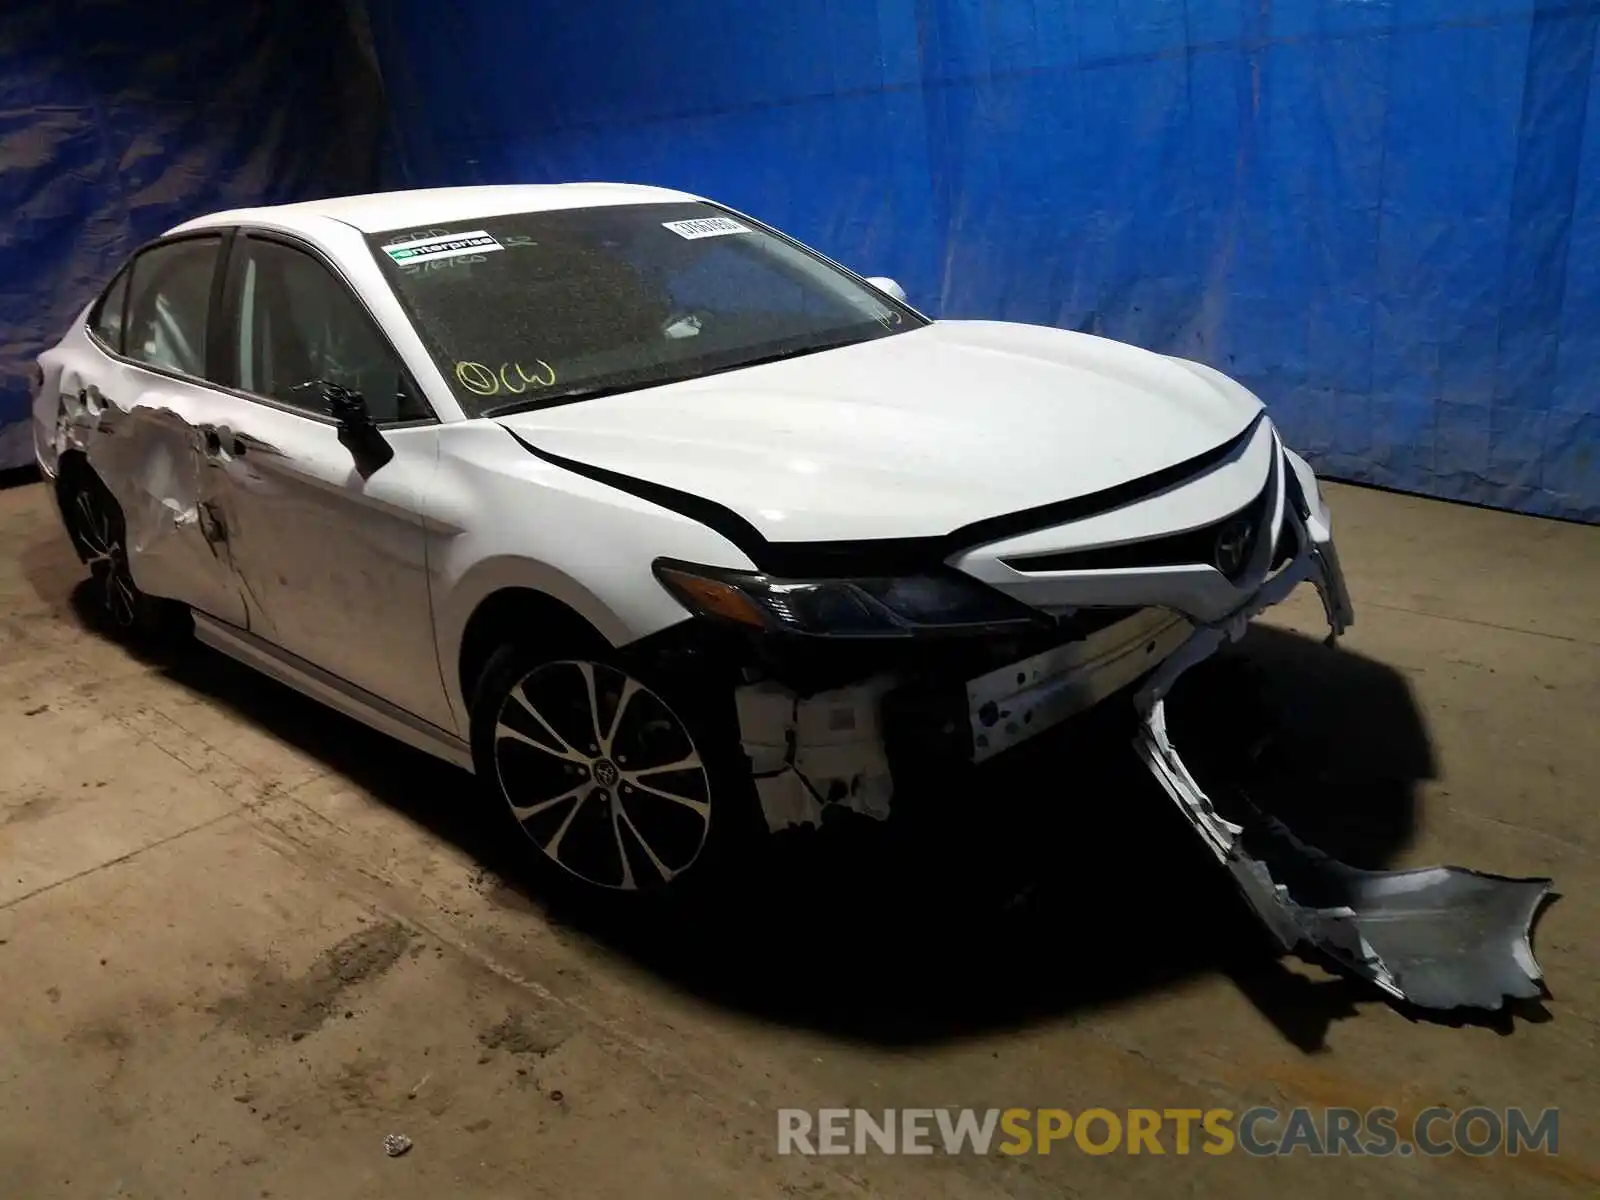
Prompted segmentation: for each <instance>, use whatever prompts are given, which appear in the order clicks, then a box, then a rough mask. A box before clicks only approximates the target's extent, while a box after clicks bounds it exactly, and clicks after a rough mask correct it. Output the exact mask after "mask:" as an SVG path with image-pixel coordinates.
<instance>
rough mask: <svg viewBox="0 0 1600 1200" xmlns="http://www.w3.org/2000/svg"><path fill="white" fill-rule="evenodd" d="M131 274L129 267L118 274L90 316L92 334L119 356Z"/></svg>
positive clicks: (102, 294)
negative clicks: (123, 316) (123, 315)
mask: <svg viewBox="0 0 1600 1200" xmlns="http://www.w3.org/2000/svg"><path fill="white" fill-rule="evenodd" d="M129 272H130V268H128V267H123V268H122V270H121V271H119V272H117V277H116V278H115V279H113V280H112V281H111V286H110V287H108V288H106V290H105V291H104V292H103V293H101V296H100V299H99V300H98V301H97V302H96V304H95V306H94V312H92V313H90V314H89V329H90V332H92V333H93V334H94V335H95V337H97V338H99V339H100V340H101V341H102V342H104V343H105V344H106V345H107V346H109V347H111V349H113V350H115V351H116V352H117V353H118V354H121V353H122V314H123V311H124V310H125V308H126V307H127V299H128V275H129Z"/></svg>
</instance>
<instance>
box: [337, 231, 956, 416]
mask: <svg viewBox="0 0 1600 1200" xmlns="http://www.w3.org/2000/svg"><path fill="white" fill-rule="evenodd" d="M367 240H368V242H369V243H370V244H371V246H372V248H373V251H374V253H375V254H376V255H377V258H378V261H379V262H380V263H381V264H382V266H383V269H384V271H385V273H386V274H387V275H388V277H389V281H390V283H391V285H392V286H393V287H394V290H395V292H396V293H397V294H398V295H399V297H400V300H401V302H402V303H403V304H404V305H405V307H406V308H407V310H408V311H409V313H410V315H411V318H412V320H413V321H414V322H415V323H416V325H417V329H418V331H419V332H420V333H421V335H422V338H423V341H424V343H425V344H426V345H427V347H428V350H429V352H430V353H431V354H432V355H433V356H434V358H435V361H437V363H438V364H439V367H440V370H441V371H442V372H443V374H444V376H445V378H446V379H447V380H448V381H449V383H450V386H451V387H452V388H453V389H454V391H455V393H456V396H457V398H458V399H459V400H460V402H461V406H462V408H463V409H464V410H465V411H466V412H467V414H468V415H471V416H481V415H485V414H493V413H496V412H501V411H509V410H511V409H514V408H515V409H526V408H537V407H542V406H544V405H548V404H560V403H566V402H569V401H572V400H576V399H581V398H582V397H583V396H592V395H596V394H599V393H603V392H615V391H624V390H632V389H634V388H641V387H650V386H652V385H654V384H660V383H667V382H671V381H674V380H680V379H689V378H694V377H696V376H700V375H708V374H712V373H715V372H718V371H728V370H733V369H735V368H737V367H743V366H750V365H753V364H755V363H758V362H769V361H772V360H774V359H777V358H787V357H791V356H794V355H798V354H809V353H813V352H815V351H818V350H827V349H832V348H835V347H838V346H845V345H851V344H853V343H856V342H865V341H870V340H871V339H873V338H880V337H888V336H891V335H893V334H895V333H899V332H902V331H903V330H907V329H911V328H914V327H917V326H920V325H922V324H924V322H923V320H922V319H921V318H920V317H918V316H917V315H916V314H915V313H914V312H913V311H912V310H911V309H909V308H907V307H905V306H904V305H902V304H898V303H896V302H895V301H894V300H892V299H891V298H890V297H888V296H886V295H884V294H882V293H880V292H879V291H878V290H877V289H875V288H873V287H870V286H867V285H864V284H861V283H858V282H857V281H856V280H855V279H853V278H851V277H850V276H849V275H847V274H845V273H844V272H842V271H840V270H838V269H836V268H834V267H832V266H829V265H828V264H827V263H826V262H824V261H822V260H821V259H819V258H818V257H817V256H816V255H814V254H812V253H811V252H809V251H807V250H805V249H804V248H802V247H800V246H798V245H797V244H795V243H794V242H791V241H789V240H788V239H787V238H783V237H780V236H778V235H776V234H773V233H771V232H768V231H767V230H764V229H762V228H761V227H759V226H757V225H755V224H753V223H751V222H749V221H746V220H744V219H743V218H734V217H732V216H730V215H729V214H727V213H726V212H724V211H723V210H721V209H719V208H715V207H713V206H711V205H708V204H701V203H691V204H628V205H618V206H615V207H601V208H575V209H559V210H556V211H553V212H535V213H521V214H517V215H513V216H502V217H486V218H483V219H480V220H473V221H465V222H458V223H455V224H454V225H452V226H450V227H445V226H443V225H442V224H441V226H439V227H437V228H431V229H417V230H402V231H396V232H391V233H383V234H375V235H372V236H370V237H369V238H368V239H367Z"/></svg>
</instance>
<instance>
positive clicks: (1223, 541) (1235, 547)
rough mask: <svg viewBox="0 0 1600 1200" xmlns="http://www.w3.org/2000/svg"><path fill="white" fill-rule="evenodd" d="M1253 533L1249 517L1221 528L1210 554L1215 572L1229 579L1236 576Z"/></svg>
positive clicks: (1252, 523)
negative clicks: (1214, 565)
mask: <svg viewBox="0 0 1600 1200" xmlns="http://www.w3.org/2000/svg"><path fill="white" fill-rule="evenodd" d="M1254 532H1255V523H1254V522H1253V521H1251V520H1250V518H1249V517H1238V518H1236V519H1234V520H1232V521H1229V522H1228V523H1227V524H1226V525H1224V526H1223V527H1222V532H1220V533H1219V534H1217V544H1216V548H1215V549H1214V551H1213V552H1212V561H1213V562H1215V563H1216V565H1217V570H1219V571H1221V572H1222V573H1223V574H1224V575H1227V576H1229V577H1232V576H1233V575H1236V574H1238V572H1239V568H1241V567H1243V566H1244V558H1245V554H1246V553H1247V552H1248V551H1249V549H1250V535H1251V534H1253V533H1254Z"/></svg>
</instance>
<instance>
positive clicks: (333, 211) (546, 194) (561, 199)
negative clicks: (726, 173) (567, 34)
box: [171, 183, 700, 233]
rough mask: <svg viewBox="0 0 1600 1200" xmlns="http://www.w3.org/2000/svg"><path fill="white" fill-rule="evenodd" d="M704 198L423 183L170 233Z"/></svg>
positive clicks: (384, 225)
mask: <svg viewBox="0 0 1600 1200" xmlns="http://www.w3.org/2000/svg"><path fill="white" fill-rule="evenodd" d="M699 198H700V197H698V196H692V195H690V194H689V193H687V192H675V191H672V190H671V189H669V188H658V187H647V186H645V185H643V184H633V183H517V184H500V185H495V186H485V187H450V188H423V189H417V190H413V191H400V192H373V193H371V194H369V195H365V196H332V197H329V198H327V199H325V200H304V201H301V202H300V203H298V204H279V205H273V206H271V207H265V208H240V209H232V210H230V211H228V212H219V213H211V214H208V215H207V216H203V217H197V218H195V219H194V220H192V221H186V222H184V223H183V224H182V225H179V226H178V227H177V228H176V229H174V230H172V231H171V232H174V233H176V232H178V230H183V229H203V228H208V227H211V226H216V225H239V224H246V223H248V222H250V221H259V220H264V219H270V220H271V221H272V222H273V223H275V224H286V225H291V226H303V225H307V224H316V223H317V222H318V221H321V220H328V219H331V220H335V221H342V222H344V223H345V224H346V225H353V226H355V227H356V228H357V229H359V230H361V232H363V233H383V232H386V231H388V230H391V229H415V228H417V227H419V226H427V225H432V224H434V223H436V222H446V223H452V222H457V221H471V220H476V219H478V218H479V217H498V216H504V215H506V214H507V213H520V212H542V211H548V210H551V209H558V208H600V207H603V206H606V205H611V204H650V203H658V204H659V203H672V202H674V201H676V202H680V203H681V202H683V201H694V200H698V199H699Z"/></svg>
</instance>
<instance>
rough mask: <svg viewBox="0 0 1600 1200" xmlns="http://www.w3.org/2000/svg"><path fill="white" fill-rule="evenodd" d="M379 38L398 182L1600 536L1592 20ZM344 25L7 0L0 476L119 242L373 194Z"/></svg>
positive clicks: (990, 21) (1355, 13)
mask: <svg viewBox="0 0 1600 1200" xmlns="http://www.w3.org/2000/svg"><path fill="white" fill-rule="evenodd" d="M19 8H20V11H19ZM290 9H293V10H294V12H293V15H292V16H291V15H289V10H290ZM87 10H94V11H93V13H92V14H90V15H89V16H85V13H86V12H87ZM368 11H369V14H370V18H371V21H372V24H373V29H374V33H375V37H376V45H377V51H378V59H379V61H380V63H381V66H382V70H383V75H384V86H385V88H386V90H387V93H388V102H389V110H390V116H391V119H392V134H393V139H394V151H395V152H394V154H393V156H392V161H391V162H390V164H389V167H390V174H389V179H388V182H390V183H393V184H400V183H405V184H445V183H471V182H508V181H542V180H559V179H576V178H611V179H628V180H635V181H641V182H653V183H661V184H667V185H672V186H678V187H683V188H687V189H690V190H693V191H699V192H703V193H706V194H710V195H713V196H715V197H717V198H719V199H723V200H726V201H727V202H729V203H731V204H733V205H735V206H737V207H740V208H744V209H747V210H749V211H751V212H752V213H754V214H756V215H758V216H761V217H763V218H765V219H767V220H770V221H772V222H774V223H775V224H778V225H780V226H782V227H784V228H786V229H788V230H790V231H791V232H793V233H795V234H796V235H798V236H800V237H802V238H803V239H805V240H807V241H810V242H812V243H814V244H816V245H817V246H818V247H820V248H821V249H823V250H824V251H826V252H827V253H829V254H831V255H833V256H835V257H837V258H839V259H841V260H842V261H844V262H847V263H849V264H850V265H852V266H854V267H857V268H859V269H861V270H863V271H866V272H868V273H872V274H891V275H894V276H896V277H897V278H899V279H900V280H901V281H902V282H903V283H904V284H905V285H906V287H907V289H908V290H909V291H910V293H911V297H912V300H913V302H915V303H917V304H918V305H919V306H921V307H922V308H923V309H925V310H926V311H929V312H931V313H932V314H934V315H937V316H947V317H948V316H985V317H1001V318H1008V319H1013V320H1023V321H1036V322H1044V323H1049V324H1057V325H1063V326H1069V327H1073V328H1080V329H1087V330H1091V331H1095V332H1100V333H1105V334H1108V335H1110V336H1114V337H1118V338H1122V339H1125V340H1129V341H1132V342H1136V343H1139V344H1141V345H1145V346H1149V347H1151V348H1154V349H1158V350H1163V351H1167V352H1172V353H1179V354H1184V355H1187V356H1190V357H1194V358H1199V359H1202V360H1204V361H1206V362H1209V363H1212V364H1214V365H1216V366H1218V367H1220V368H1222V369H1223V370H1225V371H1228V372H1229V373H1231V374H1234V375H1236V376H1238V377H1239V378H1241V379H1242V380H1244V381H1245V382H1246V383H1248V384H1249V385H1250V386H1251V387H1253V388H1255V389H1256V390H1257V391H1258V392H1259V393H1260V394H1261V395H1262V397H1263V398H1264V399H1266V400H1267V402H1268V403H1269V405H1270V406H1271V408H1272V410H1273V412H1274V414H1275V416H1276V417H1277V419H1278V421H1279V423H1280V424H1281V425H1282V426H1283V428H1284V430H1285V432H1286V434H1287V435H1288V437H1289V438H1290V439H1291V440H1292V442H1294V443H1295V444H1297V445H1298V446H1300V447H1301V448H1303V449H1304V450H1305V451H1306V452H1307V453H1308V454H1309V456H1310V457H1312V458H1313V459H1314V460H1316V462H1317V465H1318V467H1319V468H1320V469H1321V470H1323V471H1324V472H1326V473H1328V474H1331V475H1334V476H1336V477H1341V478H1346V479H1354V480H1361V481H1369V482H1375V483H1380V484H1386V485H1390V486H1394V487H1399V488H1404V489H1408V490H1413V491H1418V492H1424V493H1428V494H1433V495H1439V496H1447V497H1454V498H1459V499H1465V500H1472V501H1478V502H1482V503H1487V504H1493V505H1498V506H1502V507H1507V508H1515V509H1521V510H1525V511H1529V512H1538V513H1546V514H1553V515H1560V516H1566V517H1575V518H1579V519H1583V520H1588V521H1600V456H1597V450H1600V88H1596V87H1593V86H1592V83H1593V80H1594V77H1595V74H1596V69H1597V64H1596V56H1595V45H1596V33H1597V30H1600V0H651V2H650V3H640V2H637V0H636V2H633V3H628V4H622V3H617V2H616V0H594V2H593V3H591V4H589V5H586V6H585V5H574V4H561V5H557V4H553V3H540V2H537V0H454V3H452V4H451V5H450V6H448V7H445V6H441V5H439V4H438V3H436V2H434V0H368ZM335 12H336V6H328V5H324V6H322V7H321V8H319V7H318V6H316V5H315V4H310V3H307V4H304V5H300V6H295V5H293V4H292V3H290V0H279V2H278V3H276V4H262V5H244V4H239V5H223V4H218V3H210V4H202V3H198V0H195V2H192V3H187V4H186V3H181V2H170V0H169V3H165V4H162V5H154V6H150V5H143V4H140V5H137V6H134V5H130V4H125V3H122V4H118V3H111V2H110V0H101V2H100V3H88V2H83V3H78V4H56V5H54V6H51V5H49V4H47V3H44V2H38V3H32V2H31V0H30V2H26V3H25V2H23V0H10V3H9V4H8V5H7V6H6V9H5V12H4V14H3V15H0V205H3V206H4V208H5V210H6V215H5V217H4V224H3V225H0V458H3V456H4V454H5V453H6V451H5V446H6V445H7V444H8V443H7V433H8V429H7V427H6V424H5V423H6V422H15V421H17V420H20V419H21V417H22V416H23V410H24V405H25V393H24V390H23V384H22V382H21V371H22V369H23V364H24V363H25V361H26V359H27V358H28V357H30V356H31V354H32V353H34V352H35V351H36V350H37V348H38V346H39V345H41V344H43V343H44V342H45V341H47V340H49V339H50V338H52V337H53V336H55V335H56V332H57V331H58V330H59V329H60V327H61V325H62V322H63V321H64V320H65V319H66V316H67V314H69V313H70V312H71V311H72V310H73V309H74V308H76V307H77V305H78V304H80V303H81V302H82V301H83V300H84V299H86V298H87V296H88V294H89V293H90V291H91V290H92V288H93V287H94V286H95V284H96V283H97V282H98V281H99V280H100V279H101V278H102V277H103V276H104V274H105V271H106V269H107V268H108V267H109V265H110V263H111V261H112V260H113V259H114V258H116V257H117V256H118V255H119V254H120V253H122V252H123V251H125V250H126V249H127V248H128V245H129V244H130V243H131V242H133V241H137V240H139V238H142V237H145V236H148V235H150V234H152V233H154V232H156V231H157V230H158V229H159V228H160V227H162V226H163V225H164V224H167V223H170V222H171V221H176V220H178V219H180V218H181V217H183V216H186V215H190V214H191V213H194V212H199V211H202V210H204V209H206V208H210V207H215V206H217V205H218V204H222V203H233V202H237V201H239V200H241V199H256V198H258V197H259V198H272V197H276V196H287V195H291V194H302V193H304V192H306V191H307V190H308V189H309V190H315V188H318V187H320V188H321V189H322V190H340V189H341V188H345V187H350V186H359V185H358V184H357V183H356V182H355V181H354V180H353V175H354V174H357V173H358V172H356V171H354V170H353V168H351V167H349V166H348V165H344V166H341V164H344V163H348V162H349V161H350V157H349V154H348V151H347V147H348V146H349V145H350V141H349V136H348V131H347V130H345V129H344V128H343V125H342V122H341V120H340V119H339V118H340V116H341V114H343V113H344V112H345V111H346V110H347V109H348V107H349V105H350V103H351V101H349V100H346V99H341V97H342V96H344V95H346V94H347V93H348V90H349V89H348V88H347V87H346V88H345V91H344V92H340V91H339V88H340V87H341V86H343V85H344V83H345V82H346V81H347V80H348V79H350V78H352V77H354V76H351V75H350V74H348V72H349V71H355V70H357V67H356V66H351V65H349V64H353V63H355V62H356V60H357V58H358V55H357V54H356V53H355V52H354V51H352V50H350V49H349V41H348V39H347V38H342V37H334V40H333V41H332V42H331V43H330V42H328V41H327V36H324V35H328V36H333V35H332V34H330V28H329V27H330V25H337V24H339V23H340V22H341V21H342V20H343V18H342V17H341V16H336V15H330V14H334V13H335ZM103 13H110V14H112V16H111V18H110V19H109V20H104V19H101V15H102V14H103ZM318 14H322V15H318ZM330 44H332V45H336V46H340V47H344V49H343V50H342V52H340V53H330V52H329V50H328V48H327V47H328V45H330ZM268 64H270V65H268ZM152 80H154V81H155V82H152ZM246 113H248V114H249V118H250V119H249V120H244V119H241V118H242V115H243V114H246ZM11 429H13V430H14V429H16V427H15V426H12V427H11ZM12 444H13V445H20V444H21V443H20V442H17V441H16V439H12ZM0 465H4V463H3V462H0Z"/></svg>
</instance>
